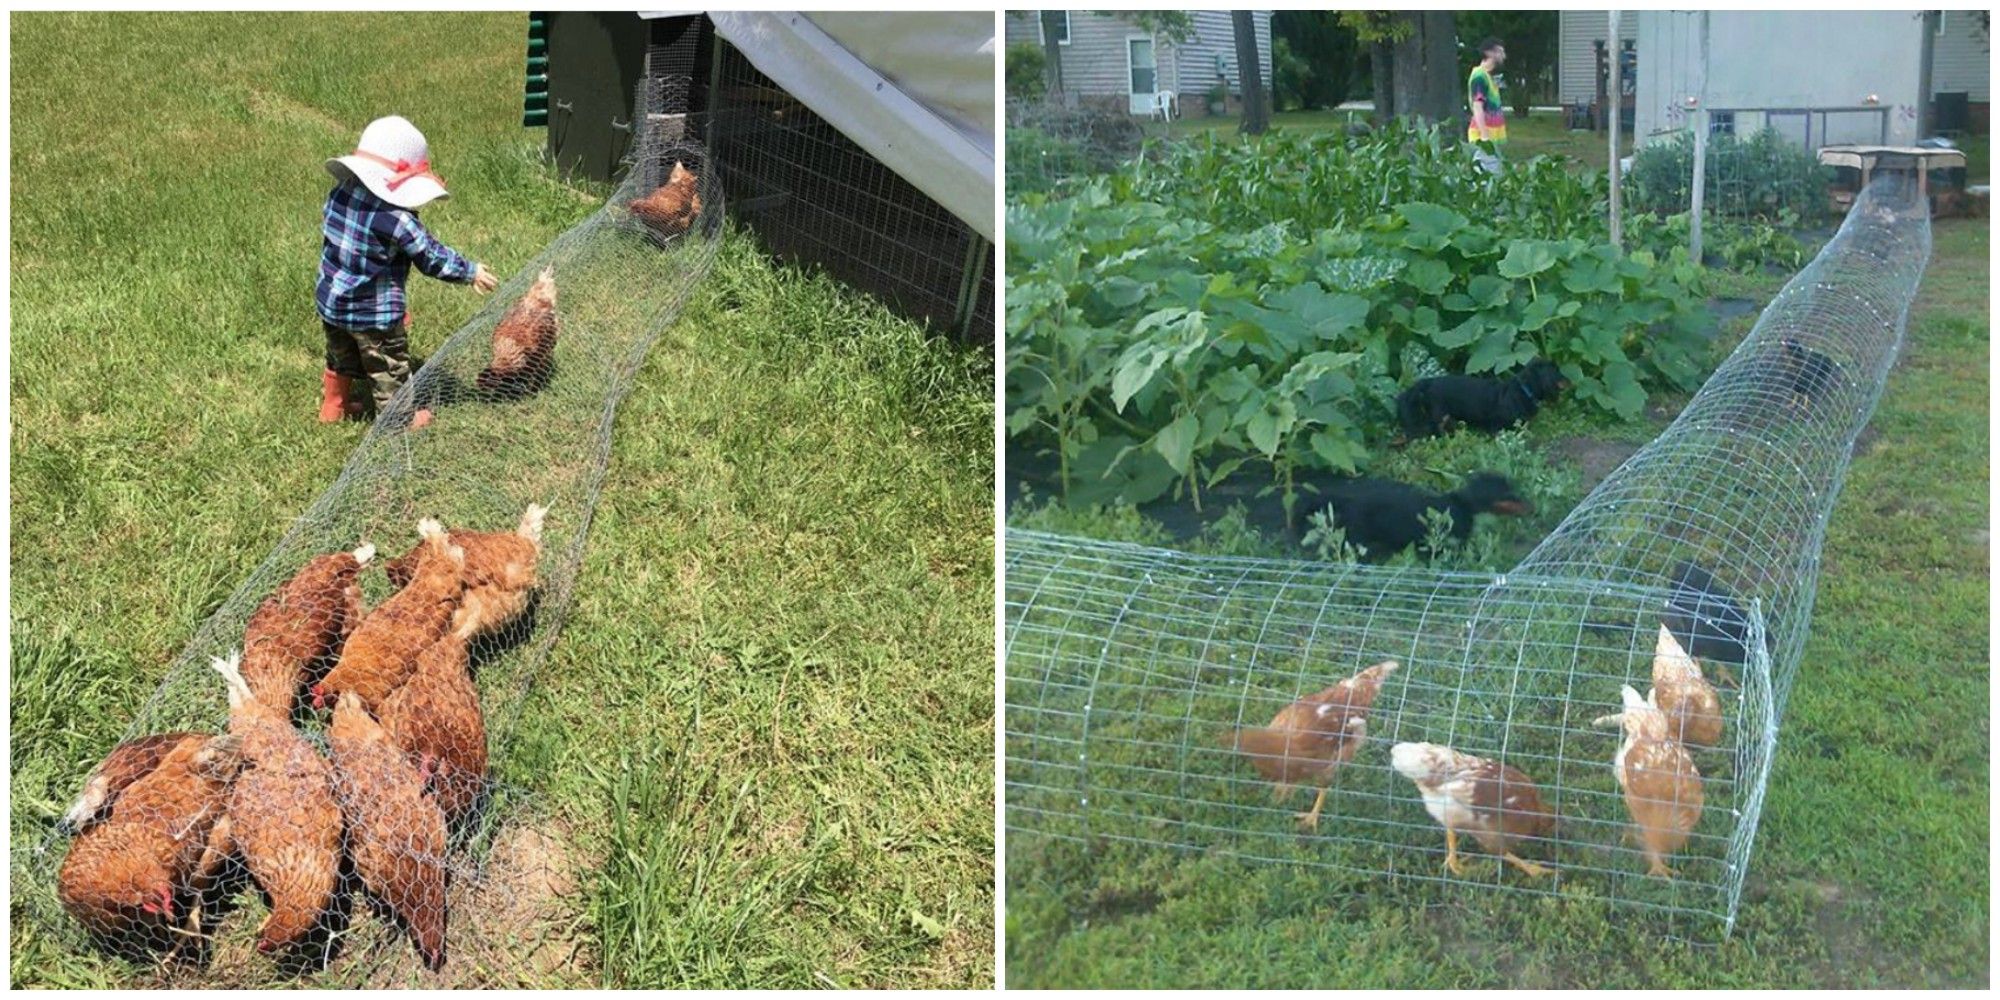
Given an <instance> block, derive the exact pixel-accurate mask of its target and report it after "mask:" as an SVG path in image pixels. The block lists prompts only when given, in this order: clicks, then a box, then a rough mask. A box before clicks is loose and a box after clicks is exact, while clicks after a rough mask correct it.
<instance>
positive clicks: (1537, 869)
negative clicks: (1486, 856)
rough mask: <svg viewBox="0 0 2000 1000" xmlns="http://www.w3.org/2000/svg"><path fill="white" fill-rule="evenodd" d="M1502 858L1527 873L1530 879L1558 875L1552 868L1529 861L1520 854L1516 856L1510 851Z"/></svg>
mask: <svg viewBox="0 0 2000 1000" xmlns="http://www.w3.org/2000/svg"><path fill="white" fill-rule="evenodd" d="M1500 857H1502V858H1503V859H1505V860H1506V861H1507V863H1508V864H1511V865H1513V866H1514V867H1516V868H1519V869H1521V871H1523V872H1525V873H1526V874H1527V875H1528V877H1529V878H1541V877H1542V876H1544V875H1554V874H1555V873H1556V870H1555V869H1553V868H1550V867H1548V866H1547V865H1538V864H1536V863H1534V862H1533V861H1529V860H1528V859H1526V858H1523V857H1521V856H1520V855H1518V854H1515V853H1514V852H1513V851H1508V852H1507V853H1505V854H1502V855H1501V856H1500Z"/></svg>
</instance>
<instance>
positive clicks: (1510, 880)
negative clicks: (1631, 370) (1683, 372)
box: [1004, 179, 1930, 939]
mask: <svg viewBox="0 0 2000 1000" xmlns="http://www.w3.org/2000/svg"><path fill="white" fill-rule="evenodd" d="M1913 208H1914V198H1913V197H1912V191H1911V189H1910V187H1909V186H1908V185H1907V184H1904V183H1902V182H1900V181H1898V180H1896V179H1884V180H1882V181H1878V182H1877V183H1876V184H1875V185H1873V186H1871V188H1870V189H1869V190H1868V191H1867V192H1865V193H1864V195H1863V197H1862V199H1861V201H1860V203H1859V204H1858V205H1857V207H1856V209H1855V211H1854V212H1853V213H1852V214H1851V215H1850V216H1849V217H1848V219H1847V220H1846V222H1845V224H1844V225H1843V226H1842V228H1841V229H1840V231H1839V232H1838V233H1837V234H1836V235H1835V237H1834V238H1833V240H1832V241H1831V242H1830V243H1828V245H1827V246H1826V247H1825V248H1824V249H1823V250H1822V252H1821V253H1820V255H1819V256H1818V257H1817V258H1816V259H1815V260H1814V261H1813V262H1812V263H1811V265H1810V266H1808V267H1807V268H1806V269H1805V270H1803V271H1801V272H1800V273H1799V274H1798V275H1796V276H1795V277H1794V278H1793V279H1792V280H1791V281H1790V282H1789V283H1788V284H1787V285H1786V286H1785V288H1784V290H1783V291H1782V292H1780V293H1779V295H1778V296H1777V298H1776V299H1774V300H1773V301H1772V303H1771V304H1770V306H1769V307H1768V308H1767V309H1766V310H1765V312H1764V314H1763V316H1762V317H1761V318H1760V319H1759V321H1758V323H1757V325H1756V326H1755V328H1754V329H1753V330H1752V332H1751V333H1750V334H1749V336H1748V337H1747V338H1746V339H1745V340H1744V342H1743V343H1742V344H1741V345H1740V346H1739V347H1738V348H1737V349H1736V350H1735V351H1734V352H1733V353H1732V354H1731V355H1730V357H1729V358H1728V359H1727V360H1726V361H1725V362H1724V363H1723V365H1722V366H1721V367H1720V368H1719V369H1718V370H1717V372H1716V373H1715V374H1714V376H1713V377H1712V378H1711V379H1710V380H1709V381H1708V383H1707V384H1706V385H1705V386H1704V387H1703V388H1702V390H1701V391H1700V392H1699V393H1698V394H1697V395H1696V396H1695V398H1694V399H1693V400H1692V401H1691V402H1690V403H1689V405H1688V406H1687V408H1686V409H1685V410H1684V411H1683V413H1682V414H1681V415H1680V417H1679V418H1678V419H1677V420H1676V421H1675V422H1674V423H1673V424H1672V425H1671V426H1670V427H1669V428H1668V429H1667V430H1666V431H1665V432H1663V433H1662V434H1661V435H1660V437H1659V438H1658V439H1657V440H1655V441H1654V442H1653V443H1651V444H1649V445H1647V446H1646V447H1645V448H1643V449H1641V450H1640V451H1639V452H1638V453H1637V454H1635V455H1634V456H1633V457H1632V458H1631V459H1630V460H1629V461H1627V462H1626V463H1625V464H1624V465H1623V466H1621V467H1620V468H1619V469H1618V470H1617V471H1615V472H1614V473H1613V474H1612V475H1611V477H1610V478H1609V479H1608V480H1606V481H1605V482H1604V483H1603V484H1602V485H1601V486H1599V487H1598V488H1597V489H1596V490H1594V491H1593V492H1592V493H1591V494H1590V495H1589V496H1588V497H1587V498H1585V500H1584V501H1583V502H1582V503H1581V505H1580V506H1578V507H1577V508H1576V510H1575V511H1574V512H1573V513H1571V514H1570V515H1569V516H1568V517H1567V518H1566V519H1565V520H1564V521H1563V522H1562V524H1561V525H1560V526H1559V527H1557V528H1556V529H1555V531H1554V532H1553V533H1552V534H1551V535H1550V536H1549V537H1548V538H1547V539H1546V540H1544V542H1543V543H1542V544H1541V545H1540V546H1538V547H1537V548H1536V549H1535V550H1534V551H1533V552H1531V553H1530V554H1529V555H1528V556H1527V557H1526V558H1525V559H1524V560H1523V561H1522V563H1521V564H1520V565H1518V566H1517V567H1515V568H1514V569H1513V570H1512V571H1510V572H1508V573H1506V574H1504V575H1500V576H1489V575H1483V574H1471V573H1462V572H1446V571H1439V570H1434V569H1430V568H1426V567H1410V568H1389V567H1381V566H1363V565H1350V564H1340V563H1323V562H1311V561H1303V560H1273V559H1250V558H1235V557H1216V556H1197V555H1189V554H1184V553H1178V552H1172V551H1167V550H1162V549H1154V548H1145V547H1139V546H1132V545H1125V544H1117V543H1108V542H1098V541H1087V540H1082V539H1076V538H1069V537H1063V536H1057V535H1049V534H1043V533H1038V532H1027V531H1010V532H1009V533H1008V535H1007V554H1006V576H1005V580H1006V594H1005V601H1006V606H1007V613H1006V626H1005V635H1004V643H1005V646H1004V656H1005V674H1006V695H1007V712H1006V755H1007V756H1006V760H1007V764H1006V787H1007V806H1006V816H1007V827H1008V830H1009V833H1010V835H1012V836H1010V841H1009V842H1010V844H1016V845H1018V844H1020V843H1022V842H1024V841H1027V840H1029V839H1030V838H1035V837H1048V838H1057V839H1069V840H1078V841H1082V842H1085V843H1087V844H1106V843H1111V842H1119V841H1124V842H1132V843H1138V844H1148V845H1158V846H1165V847H1173V848H1182V849H1187V850H1194V851H1200V852H1204V853H1206V854H1210V855H1214V854H1223V855H1233V856H1237V857H1242V858H1247V859H1253V860H1257V861H1272V862H1286V863H1294V864H1302V865H1308V866H1316V867H1321V868H1326V869H1335V870H1340V871H1344V872H1348V873H1354V874H1359V875H1365V876H1376V875H1386V876H1391V877H1393V878H1397V879H1407V880H1413V881H1419V882H1444V883H1454V884H1461V885H1463V884H1477V885H1481V886H1484V887H1486V888H1488V889H1492V890H1498V891H1502V892H1508V893H1524V894H1548V893H1554V892H1557V891H1561V892H1563V893H1564V894H1566V895H1569V894H1573V893H1583V894H1587V895H1591V896H1595V897H1598V898H1601V899H1604V900H1606V901H1608V902H1610V903H1611V904H1614V905H1619V906H1626V907H1630V908H1633V909H1634V910H1640V911H1648V912H1651V913H1652V914H1654V915H1655V916H1656V917H1657V918H1658V919H1659V921H1660V926H1661V929H1662V932H1663V933H1664V934H1667V935H1670V936H1675V937H1684V938H1688V939H1702V938H1709V937H1713V936H1715V934H1716V930H1717V929H1718V928H1719V930H1720V934H1721V935H1725V936H1726V935H1727V934H1728V932H1729V931H1730V930H1731V929H1732V928H1733V926H1734V923H1735V918H1736V913H1737V908H1738V904H1739V902H1740V900H1741V896H1742V889H1743V882H1744V877H1745V874H1746V872H1747V868H1748V863H1749V856H1750V850H1751V845H1752V841H1753V839H1754V837H1755V834H1756V830H1757V825H1758V820H1759V818H1760V815H1761V809H1762V803H1763V799H1764V794H1765V791H1766V788H1767V782H1768V778H1769V772H1770V765H1771V760H1772V756H1773V754H1774V752H1775V750H1776V741H1777V735H1778V723H1779V720H1780V719H1781V717H1782V714H1783V709H1784V703H1785V698H1786V694H1787V693H1788V691H1789V688H1790V686H1791V683H1792V680H1793V678H1794V677H1795V676H1796V673H1797V670H1798V667H1799V657H1800V653H1801V650H1802V647H1803V643H1804V640H1805V634H1806V627H1807V624H1808V621H1809V618H1810V613H1811V604H1812V596H1813V589H1814V585H1815V580H1816V577H1817V570H1818V559H1819V550H1820V545H1821V542H1822V540H1823V538H1824V532H1825V527H1826V521H1827V517H1828V515H1829V514H1830V512H1831V509H1832V506H1833V501H1834V498H1835V496H1836V494H1837V493H1838V490H1839V487H1840V480H1841V476H1842V474H1843V472H1844V470H1845V467H1846V463H1847V459H1848V456H1849V454H1850V452H1851V449H1852V446H1853V443H1854V440H1855V438H1856V436H1857V435H1858V434H1859V432H1860V430H1861V429H1862V427H1863V425H1864V424H1865V423H1866V422H1867V419H1868V416H1869V414H1870V413H1871V412H1872V410H1873V408H1874V405H1875V402H1876V400H1877V398H1878V396H1879V394H1880V392H1881V389H1882V384H1883V381H1884V380H1885V378H1886V376H1887V373H1888V369H1889V367H1890V365H1891V364H1892V363H1893V361H1894V359H1895V356H1896V352H1897V350H1898V348H1899V346H1900V343H1901V340H1902V334H1903V329H1904V326H1905V323H1906V320H1907V315H1908V310H1909V306H1910V302H1911V299H1912V298H1913V297H1914V295H1915V292H1916V286H1917V283H1918V281H1919V280H1920V279H1921V277H1922V273H1923V268H1924V264H1925V261H1926V260H1927V258H1928V255H1929V250H1930V229H1929V219H1928V215H1927V213H1924V212H1922V211H1920V210H1913ZM1386 664H1393V666H1388V665H1386ZM1468 758H1472V759H1468ZM1509 769H1511V770H1509ZM1322 789H1324V791H1323V792H1322V791H1321V790H1322ZM1448 831H1451V832H1449V833H1448ZM1302 834H1303V835H1302ZM1454 841H1456V845H1455V850H1454V844H1453V842H1454ZM1454 854H1455V855H1456V857H1454V856H1453V855H1454ZM1506 855H1512V857H1507V856H1506ZM1036 857H1037V855H1035V854H1034V853H1033V851H1032V849H1030V850H1026V851H1021V852H1017V854H1016V856H1015V857H1014V858H1013V859H1010V865H1009V872H1010V878H1014V879H1017V880H1019V879H1032V878H1035V877H1036V875H1035V873H1034V870H1033V866H1034V864H1035V859H1036Z"/></svg>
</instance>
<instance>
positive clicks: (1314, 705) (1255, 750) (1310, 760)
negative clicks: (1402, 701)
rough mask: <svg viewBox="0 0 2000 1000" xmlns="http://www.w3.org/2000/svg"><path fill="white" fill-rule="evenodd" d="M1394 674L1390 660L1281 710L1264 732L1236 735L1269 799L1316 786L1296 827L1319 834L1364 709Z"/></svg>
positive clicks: (1362, 731)
mask: <svg viewBox="0 0 2000 1000" xmlns="http://www.w3.org/2000/svg"><path fill="white" fill-rule="evenodd" d="M1395 669H1396V661H1394V660H1385V661H1383V662H1381V663H1377V664H1375V665H1374V666H1372V667H1369V668H1368V669H1366V670H1363V671H1361V672H1360V673H1358V674H1355V675H1354V676H1352V677H1349V678H1348V679H1346V680H1344V681H1341V682H1340V683H1338V684H1335V685H1334V686H1332V687H1330V688H1327V689H1326V690H1324V691H1321V692H1319V693H1318V694H1310V695H1307V696H1305V697H1304V698H1300V699H1299V700H1298V701H1295V702H1292V703H1291V704H1289V705H1286V706H1285V707H1284V708H1282V709H1280V710H1279V711H1278V714H1277V716H1276V717H1275V718H1273V719H1272V720H1271V724H1270V725H1268V726H1265V727H1263V728H1261V729H1241V730H1238V731H1237V732H1236V734H1235V739H1234V746H1235V748H1236V750H1237V751H1238V752H1240V753H1243V754H1245V755H1247V756H1248V757H1249V758H1250V764H1251V766H1252V767H1255V768H1256V769H1257V773H1258V774H1261V775H1263V776H1264V780H1266V781H1269V782H1271V783H1272V784H1273V785H1275V786H1276V787H1275V788H1274V789H1273V794H1274V798H1275V799H1276V800H1277V801H1280V802H1282V801H1284V800H1285V798H1286V797H1288V796H1290V795H1291V794H1292V789H1293V788H1294V787H1296V786H1298V785H1317V786H1319V795H1318V797H1316V798H1314V799H1313V804H1312V809H1311V810H1310V811H1307V812H1302V813H1300V814H1299V815H1298V820H1299V825H1301V826H1303V827H1305V828H1307V829H1313V830H1316V829H1318V828H1319V812H1320V809H1321V808H1323V807H1324V806H1325V805H1326V790H1327V786H1329V785H1331V784H1332V783H1333V777H1334V775H1335V774H1338V773H1339V772H1340V765H1342V764H1345V763H1347V762H1348V761H1349V760H1352V759H1353V758H1354V754H1355V752H1356V751H1357V750H1359V749H1361V744H1363V743H1365V742H1367V740H1368V709H1369V708H1370V707H1371V706H1373V705H1374V704H1375V695H1376V694H1377V693H1378V692H1380V691H1381V690H1382V680H1383V678H1385V677H1388V676H1389V674H1390V673H1391V672H1392V671H1394V670H1395Z"/></svg>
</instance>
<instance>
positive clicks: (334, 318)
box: [314, 181, 477, 330]
mask: <svg viewBox="0 0 2000 1000" xmlns="http://www.w3.org/2000/svg"><path fill="white" fill-rule="evenodd" d="M323 232H324V235H325V237H326V246H325V249H323V250H322V251H321V252H320V258H319V288H318V289H317V290H316V292H315V293H314V298H315V299H317V300H318V302H319V314H320V318H321V319H324V320H326V321H327V322H328V323H331V324H333V325H334V326H338V327H342V328H344V329H349V330H379V329H384V328H387V327H391V326H394V325H396V324H397V323H398V322H401V321H402V319H403V314H404V312H405V309H404V306H403V285H404V284H405V283H407V282H408V281H409V280H410V264H411V263H412V262H414V263H415V264H416V265H417V270H419V271H422V272H423V273H425V274H428V275H430V276H431V277H433V278H436V279H438V280H440V281H456V282H467V281H471V280H472V275H473V272H474V270H475V269H476V266H477V265H475V264H473V262H472V261H469V260H467V259H465V257H464V256H463V255H461V254H460V253H459V252H458V251H456V250H453V249H452V248H450V247H448V246H445V245H444V244H443V243H440V242H438V240H437V239H436V238H435V237H433V236H432V235H431V234H430V231H429V230H426V229H425V228H424V225H423V223H421V222H418V221H417V213H416V212H414V211H412V210H410V209H406V208H397V207H396V206H394V205H391V204H389V203H388V202H386V201H383V200H382V199H380V198H377V197H375V195H374V194H372V193H371V192H370V191H369V190H368V189H367V188H365V187H363V186H361V185H360V184H358V183H355V182H353V181H348V182H345V183H343V184H341V185H340V186H339V187H336V188H334V189H333V191H332V193H330V194H328V195H327V196H326V223H325V225H324V227H323Z"/></svg>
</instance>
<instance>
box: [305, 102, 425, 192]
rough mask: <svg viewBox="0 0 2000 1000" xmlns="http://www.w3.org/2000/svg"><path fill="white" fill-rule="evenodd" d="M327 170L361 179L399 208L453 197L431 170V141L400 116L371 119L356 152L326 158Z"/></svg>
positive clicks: (340, 176)
mask: <svg viewBox="0 0 2000 1000" xmlns="http://www.w3.org/2000/svg"><path fill="white" fill-rule="evenodd" d="M326 172H327V173H330V174H332V175H333V176H334V177H335V178H337V179H339V180H343V181H344V180H347V179H348V178H350V177H352V178H354V179H355V180H358V181H360V182H361V183H362V184H363V185H364V186H366V187H367V188H368V190H369V191H372V192H374V194H375V197H377V198H380V199H382V200H383V201H386V202H388V203H389V204H391V205H394V206H396V207H397V208H421V207H423V206H424V205H427V204H429V203H431V202H433V201H437V200H439V199H441V198H449V197H451V192H449V191H446V190H445V189H444V182H443V181H441V180H439V179H438V176H437V175H436V174H434V173H432V172H431V144H430V143H429V142H427V141H426V140H425V139H424V134H423V133H422V132H419V131H417V127H416V126H415V125H412V124H410V122H409V119H406V118H404V117H402V116H401V115H390V116H389V117H387V118H377V119H375V120H374V121H372V122H369V123H368V127H367V128H365V129H362V130H361V141H360V142H359V143H356V144H355V149H354V152H352V153H349V154H347V155H346V156H336V157H334V158H333V159H331V160H328V161H326Z"/></svg>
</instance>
